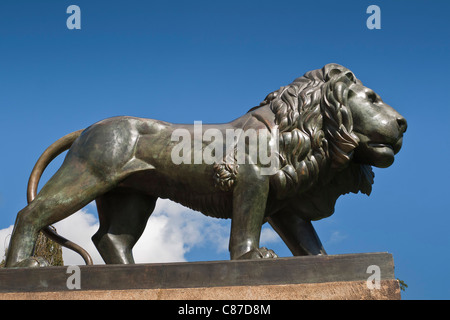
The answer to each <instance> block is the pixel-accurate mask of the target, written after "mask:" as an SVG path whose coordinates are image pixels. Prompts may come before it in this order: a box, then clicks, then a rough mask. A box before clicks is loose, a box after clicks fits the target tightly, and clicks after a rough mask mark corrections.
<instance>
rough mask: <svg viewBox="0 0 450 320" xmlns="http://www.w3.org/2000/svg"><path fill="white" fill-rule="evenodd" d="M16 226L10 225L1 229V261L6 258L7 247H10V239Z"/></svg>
mask: <svg viewBox="0 0 450 320" xmlns="http://www.w3.org/2000/svg"><path fill="white" fill-rule="evenodd" d="M13 228H14V226H12V225H11V226H9V227H8V228H5V229H2V230H0V261H2V260H3V259H4V258H5V249H6V248H8V244H9V239H10V238H11V234H12V231H13Z"/></svg>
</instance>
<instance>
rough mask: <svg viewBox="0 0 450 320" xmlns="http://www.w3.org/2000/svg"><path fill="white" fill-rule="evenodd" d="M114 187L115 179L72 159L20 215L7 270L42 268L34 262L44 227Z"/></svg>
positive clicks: (13, 236)
mask: <svg viewBox="0 0 450 320" xmlns="http://www.w3.org/2000/svg"><path fill="white" fill-rule="evenodd" d="M66 160H67V159H66ZM113 187H114V179H102V178H100V177H98V176H97V175H95V174H94V173H92V172H91V171H90V170H89V169H88V167H87V166H86V165H85V163H83V162H82V161H79V160H78V159H76V158H71V159H69V160H68V161H67V162H65V163H64V164H63V165H62V166H61V168H60V169H59V170H58V171H57V172H56V173H55V175H54V176H53V177H52V178H51V179H50V180H49V181H48V182H47V183H46V184H45V185H44V187H43V188H42V190H41V192H40V193H39V194H38V195H37V197H36V198H35V199H34V200H33V201H32V202H31V203H30V204H29V205H28V206H27V207H25V208H24V209H23V210H21V211H20V212H19V214H18V215H17V219H16V223H15V226H14V231H13V234H12V236H11V241H10V245H9V248H8V255H7V259H6V266H7V267H33V266H39V265H41V263H40V262H39V261H36V259H33V258H31V256H32V255H33V250H34V246H35V243H36V239H37V235H38V232H39V231H40V230H41V229H42V228H43V227H46V226H48V225H51V224H54V223H56V222H58V221H60V220H62V219H64V218H67V217H68V216H70V215H72V214H73V213H75V212H76V211H78V210H80V209H81V208H83V207H84V206H85V205H87V204H88V203H89V202H91V201H93V200H94V199H95V198H96V197H98V196H99V195H101V194H103V193H105V192H107V191H108V190H110V189H112V188H113Z"/></svg>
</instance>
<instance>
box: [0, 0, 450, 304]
mask: <svg viewBox="0 0 450 320" xmlns="http://www.w3.org/2000/svg"><path fill="white" fill-rule="evenodd" d="M93 2H94V1H82V0H76V1H75V0H72V1H60V0H49V1H39V2H38V1H24V0H14V1H12V0H3V1H1V2H0V110H1V113H0V131H1V134H0V146H1V152H2V156H1V157H0V230H2V229H7V228H8V227H10V226H11V225H12V224H13V223H14V220H15V216H16V214H17V212H18V211H19V210H20V209H22V208H23V207H24V206H25V205H26V197H25V191H26V184H27V180H28V175H29V173H30V171H31V169H32V167H33V165H34V163H35V161H36V160H37V158H38V157H39V155H40V154H41V153H42V152H43V151H44V150H45V148H46V147H47V146H48V145H50V144H51V143H52V142H53V141H55V140H57V139H58V138H59V137H61V136H63V135H65V134H67V133H69V132H72V131H75V130H78V129H81V128H85V127H87V126H89V125H90V124H92V123H95V122H97V121H99V120H102V119H104V118H107V117H111V116H117V115H132V116H138V117H146V118H155V119H160V120H166V121H171V122H180V123H193V122H194V121H196V120H201V121H203V122H204V123H208V122H213V123H214V122H227V121H230V120H233V119H235V118H237V117H239V116H241V115H242V114H243V113H245V112H246V111H247V110H248V109H249V108H251V107H253V106H255V105H257V104H259V102H260V101H262V99H264V97H265V96H266V95H267V94H268V93H269V92H272V91H273V90H276V89H278V88H279V87H280V86H282V85H286V84H289V83H290V82H291V81H292V80H293V79H295V78H296V77H298V76H301V75H303V74H304V73H305V72H306V71H309V70H312V69H317V68H321V67H322V66H323V65H325V64H327V63H330V62H336V63H339V64H342V65H344V66H346V67H348V68H349V69H351V70H352V71H353V72H354V73H355V74H356V76H357V77H358V78H359V79H361V80H362V81H363V83H364V84H365V85H366V86H368V87H370V88H372V89H374V90H375V91H376V92H377V93H378V94H379V95H380V96H381V97H382V98H383V100H384V101H386V102H387V103H388V104H390V105H391V106H393V107H394V108H395V109H396V110H397V111H399V112H400V113H401V114H402V115H403V116H404V117H405V118H406V119H407V120H408V124H409V128H408V131H407V133H406V135H405V139H404V146H403V149H402V151H401V152H400V153H399V154H398V156H397V157H396V161H395V163H394V164H393V165H392V166H391V167H390V168H387V169H375V170H374V171H375V175H376V176H375V184H374V188H373V192H372V195H371V196H370V197H367V196H365V195H361V194H358V195H353V194H352V195H347V196H343V197H341V198H340V200H339V201H338V203H337V206H336V213H335V214H334V215H333V216H332V217H330V218H328V219H325V220H321V221H318V222H315V226H316V230H317V232H318V234H319V236H320V237H321V239H322V242H323V243H324V245H325V247H326V249H327V251H328V253H329V254H340V253H355V252H378V251H388V252H390V253H392V254H393V256H394V262H395V265H396V277H398V278H400V279H402V280H404V281H405V282H406V283H407V284H408V286H409V288H408V289H407V290H406V292H404V293H402V297H403V299H449V298H450V277H449V276H448V266H449V264H450V255H449V249H448V246H449V244H450V235H449V231H448V229H449V226H450V217H449V209H448V201H447V199H448V195H447V191H448V181H450V174H449V171H450V170H449V169H448V163H449V161H450V151H449V143H448V138H449V131H450V129H449V125H450V120H449V118H450V111H449V109H450V108H449V107H450V105H449V102H448V101H449V99H448V92H449V89H448V86H449V84H448V83H449V81H448V74H449V71H450V63H449V60H448V57H449V53H450V42H449V39H450V26H449V22H448V21H449V20H448V15H449V14H450V2H448V1H445V0H442V1H439V0H433V1H411V0H410V1H404V0H396V1H378V0H373V1H372V0H371V1H364V0H353V1H325V0H318V1H299V0H296V1H264V0H263V1H233V0H231V1H230V0H229V1H196V0H192V1H164V2H162V1H158V2H156V1H136V0H128V1H95V3H93ZM71 4H76V5H78V6H79V7H80V8H81V19H82V20H81V30H68V29H67V27H66V19H67V18H68V17H69V15H68V14H67V13H66V9H67V7H68V6H69V5H71ZM372 4H376V5H378V6H379V7H380V9H381V29H380V30H369V29H368V28H367V27H366V20H367V18H368V17H369V14H367V13H366V9H367V7H368V6H369V5H372ZM60 162H61V159H58V160H57V161H56V162H55V164H53V165H51V166H50V167H49V169H48V170H49V171H48V172H47V173H46V174H45V175H44V180H46V179H48V177H49V176H50V175H51V173H52V172H54V170H55V169H56V168H57V166H58V164H60ZM169 207H170V205H168V204H166V203H163V205H162V206H161V209H160V212H159V215H158V216H156V218H155V225H158V223H160V225H161V226H165V228H166V229H160V230H165V231H164V232H166V233H165V234H166V236H167V235H168V234H169V233H168V232H169V231H173V230H175V231H189V230H191V232H193V233H192V234H195V235H196V236H197V238H196V239H197V240H195V239H193V238H180V239H178V240H176V241H178V242H176V241H175V240H174V241H175V242H174V243H177V245H178V247H177V248H178V249H179V250H181V251H180V255H179V257H180V259H182V260H183V259H184V260H188V261H193V260H214V259H227V258H228V253H227V251H226V250H225V249H223V248H222V247H223V241H220V243H221V244H219V241H216V240H217V239H216V240H214V239H213V238H211V237H203V238H202V237H201V234H202V232H206V230H205V231H202V230H200V231H199V230H193V229H194V227H199V228H205V229H207V228H210V229H211V228H212V229H214V230H216V231H217V232H219V233H220V234H221V235H222V234H225V235H226V233H227V232H228V231H227V230H228V229H227V228H228V226H229V225H228V222H225V221H219V220H217V221H216V220H214V222H210V221H211V220H213V219H206V218H203V217H200V216H199V215H196V214H195V213H192V212H186V214H184V213H182V212H181V211H182V209H180V208H178V207H177V208H176V209H173V208H172V207H171V209H167V208H169ZM164 208H166V211H164V210H165V209H164ZM171 210H172V211H171ZM186 211H188V210H186ZM86 212H89V213H90V214H95V208H94V207H93V206H89V207H88V208H86ZM181 216H188V217H189V216H191V217H193V218H192V221H194V222H192V225H189V221H190V219H191V218H181ZM94 217H95V216H94ZM152 218H153V217H152ZM92 219H93V220H92V221H91V220H89V221H90V222H89V223H91V225H92V224H95V221H96V220H95V219H96V218H92ZM158 219H159V220H158ZM168 219H172V220H173V221H174V220H176V219H178V220H176V221H175V222H172V223H173V224H174V225H176V226H177V227H176V228H175V227H173V228H175V229H170V230H169V229H167V226H168V224H169V223H168ZM180 219H185V220H180ZM152 221H153V220H150V222H152ZM180 221H181V222H180ZM149 227H150V225H149ZM161 228H162V227H161ZM218 230H219V231H218ZM61 233H62V232H61ZM171 236H172V237H173V236H174V235H173V234H171ZM171 239H172V240H173V238H171ZM198 239H202V241H203V242H202V241H200V240H198ZM264 239H265V241H267V245H268V246H270V247H271V248H272V249H275V250H276V252H277V253H278V254H279V255H280V256H290V252H289V251H288V249H287V248H286V247H285V246H284V244H282V242H281V241H279V240H277V239H276V238H274V237H273V233H271V231H270V230H267V231H266V232H265V238H264ZM225 240H226V239H225ZM155 241H156V240H155ZM205 241H206V243H204V242H205ZM180 245H181V247H180ZM0 246H2V244H0ZM218 246H219V247H220V246H222V247H221V248H218ZM180 248H181V249H180ZM178 249H177V250H178ZM174 250H175V249H174ZM162 254H163V253H161V255H162ZM150 260H151V261H157V260H158V256H157V255H156V256H155V254H154V255H153V257H152V258H151V259H150ZM160 260H164V259H163V258H161V259H160Z"/></svg>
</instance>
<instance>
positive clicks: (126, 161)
mask: <svg viewBox="0 0 450 320" xmlns="http://www.w3.org/2000/svg"><path fill="white" fill-rule="evenodd" d="M406 127H407V124H406V120H405V119H404V118H403V117H402V116H401V115H400V114H399V113H397V112H396V111H395V110H394V109H393V108H391V107H390V106H388V105H387V104H385V103H384V102H383V101H382V99H381V98H380V97H379V96H378V95H377V94H376V93H375V92H374V91H372V90H371V89H369V88H367V87H365V86H363V84H362V83H361V81H359V80H358V79H357V78H356V77H355V75H354V74H353V73H352V72H351V71H350V70H348V69H346V68H345V67H342V66H340V65H338V64H328V65H326V66H325V67H323V68H322V69H318V70H313V71H309V72H307V73H306V74H305V75H304V76H302V77H300V78H297V79H295V80H294V81H293V82H292V83H291V84H290V85H288V86H285V87H282V88H280V89H279V90H277V91H274V92H272V93H270V94H269V95H268V96H267V97H266V98H265V100H264V101H263V102H262V103H261V104H260V105H259V106H257V107H255V108H252V109H251V110H249V111H248V112H247V113H246V114H245V115H243V116H242V117H240V118H238V119H236V120H234V121H231V122H229V123H225V124H215V125H214V124H208V125H202V126H200V127H199V126H195V124H194V125H186V124H173V123H168V122H163V121H158V120H151V119H142V118H135V117H115V118H110V119H106V120H103V121H100V122H98V123H96V124H94V125H92V126H90V127H88V128H87V129H85V130H80V131H77V132H74V133H71V134H69V135H67V136H65V137H63V138H61V139H60V140H58V141H56V142H55V143H54V144H52V145H51V146H50V147H49V148H48V149H47V150H46V151H45V152H44V153H43V155H42V156H41V158H40V159H39V160H38V162H37V163H36V166H35V167H34V169H33V171H32V174H31V176H30V181H29V187H28V201H29V204H28V205H27V206H26V207H25V208H24V209H23V210H21V211H20V212H19V213H18V215H17V219H16V223H15V227H14V231H13V234H12V237H11V242H10V245H9V249H8V254H7V259H6V266H7V267H35V266H44V265H46V263H45V261H44V260H43V259H40V258H35V257H33V256H32V255H33V250H34V246H35V242H36V237H37V235H38V232H39V231H40V230H43V231H44V232H45V233H46V234H47V235H48V236H50V237H51V238H52V239H54V240H56V241H57V242H59V243H61V244H62V245H65V246H67V247H69V248H71V249H73V250H76V251H77V252H78V253H80V254H81V255H82V256H83V257H84V258H85V260H86V263H88V264H90V263H92V262H91V260H90V257H89V255H88V254H87V253H86V252H85V251H84V250H83V249H82V248H80V247H78V246H77V245H75V244H73V243H71V242H70V241H68V240H66V239H64V238H62V237H61V236H59V235H57V234H54V233H52V231H51V229H50V228H49V226H50V225H51V224H54V223H56V222H58V221H60V220H62V219H64V218H66V217H68V216H70V215H71V214H73V213H75V212H76V211H78V210H79V209H81V208H82V207H84V206H85V205H87V204H88V203H90V202H91V201H93V200H95V201H96V204H97V208H98V214H99V222H100V227H99V230H98V232H97V233H96V234H95V235H94V236H93V237H92V240H93V242H94V243H95V245H96V247H97V249H98V250H99V252H100V254H101V256H102V257H103V259H104V260H105V262H106V263H134V260H133V255H132V248H133V246H134V244H135V243H136V242H137V240H138V239H139V237H140V236H141V234H142V232H143V230H144V228H145V225H146V223H147V220H148V218H149V217H150V215H151V213H152V211H153V209H154V207H155V203H156V200H157V199H158V198H167V199H171V200H173V201H175V202H178V203H180V204H182V205H185V206H187V207H190V208H192V209H194V210H198V211H200V212H202V213H203V214H205V215H208V216H212V217H218V218H231V219H232V224H231V235H230V243H229V250H230V257H231V259H255V258H274V257H276V254H275V253H274V252H273V251H272V250H268V249H266V248H260V247H259V238H260V233H261V227H262V225H263V224H264V223H265V222H269V223H270V224H271V225H272V226H273V228H274V230H275V231H276V232H277V233H278V234H279V235H280V237H281V238H282V239H283V241H284V242H285V243H286V245H287V246H288V248H289V249H290V250H291V251H292V253H293V254H294V255H317V254H326V252H325V250H324V248H323V246H322V244H321V242H320V240H319V238H318V236H317V234H316V232H315V230H314V228H313V226H312V224H311V221H313V220H319V219H322V218H325V217H328V216H330V215H331V214H333V212H334V205H335V202H336V200H337V199H338V198H339V197H340V196H341V195H343V194H346V193H349V192H353V193H357V192H360V191H361V192H362V193H365V194H367V195H369V194H370V192H371V188H372V184H373V177H374V175H373V172H372V169H371V166H376V167H381V168H385V167H388V166H390V165H391V164H392V163H393V161H394V155H395V154H396V153H397V152H399V150H400V148H401V145H402V137H403V133H404V132H405V131H406ZM211 132H212V133H213V134H212V135H211V134H210V135H209V137H210V139H209V140H208V139H206V140H205V139H204V138H205V136H206V135H207V133H211ZM229 132H233V133H234V136H233V139H232V142H231V144H230V143H225V142H223V139H222V140H220V139H219V138H220V134H223V135H224V136H225V135H227V134H228V133H229ZM249 132H253V133H256V132H258V133H259V132H266V133H267V132H268V133H269V134H266V135H258V136H257V139H259V140H255V141H256V142H255V141H253V140H252V141H250V140H251V139H250V138H251V135H249V134H247V133H249ZM212 136H214V138H215V140H214V141H215V142H216V143H215V144H213V143H212V141H213V139H212V138H211V137H212ZM182 138H183V139H187V140H185V141H182V140H183V139H182ZM202 138H203V139H202ZM227 139H228V136H227ZM218 141H219V142H220V143H219V142H218ZM227 141H228V140H227ZM228 142H229V141H228ZM255 143H256V147H259V148H260V150H259V151H261V148H262V149H264V148H266V149H270V150H262V151H265V152H266V154H267V155H269V154H270V155H271V156H272V158H271V159H272V160H273V159H274V158H275V159H276V162H271V167H272V168H268V162H263V161H261V159H259V158H258V157H257V158H258V159H255V156H254V154H255V153H254V152H253V151H254V150H255V149H252V148H253V147H255ZM275 145H276V148H272V147H271V146H275ZM211 146H212V147H211ZM239 146H240V148H239ZM261 146H262V147H261ZM65 150H69V151H68V153H67V155H66V158H65V160H64V162H63V164H62V166H61V167H60V168H59V170H58V171H57V172H56V173H55V174H54V175H53V176H52V177H51V178H50V180H49V181H48V182H47V183H46V184H45V185H44V186H43V187H42V190H41V191H40V192H39V194H37V195H36V193H37V186H38V182H39V179H40V177H41V175H42V173H43V171H44V169H45V168H46V166H47V165H48V164H49V163H50V162H51V161H52V160H53V159H54V158H55V157H56V156H57V155H59V154H60V153H62V152H63V151H65ZM252 150H253V151H252ZM269 151H270V152H269ZM196 152H200V155H199V154H196ZM202 152H203V156H202ZM207 155H209V157H207ZM180 159H181V160H180ZM192 159H194V160H193V161H192ZM207 159H209V160H208V161H206V160H207ZM211 159H212V160H211ZM274 163H275V164H276V166H275V167H274V166H273V165H272V164H274ZM266 169H267V170H266ZM269 169H270V170H269ZM263 172H265V173H263ZM268 172H269V173H268Z"/></svg>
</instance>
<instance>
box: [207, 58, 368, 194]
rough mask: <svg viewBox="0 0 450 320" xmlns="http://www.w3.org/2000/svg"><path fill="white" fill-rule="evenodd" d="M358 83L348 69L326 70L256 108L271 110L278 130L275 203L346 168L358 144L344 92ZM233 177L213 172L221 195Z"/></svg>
mask: <svg viewBox="0 0 450 320" xmlns="http://www.w3.org/2000/svg"><path fill="white" fill-rule="evenodd" d="M357 82H358V83H360V82H359V80H357V79H356V77H355V76H354V75H353V73H352V72H351V71H350V70H348V69H347V68H345V67H343V66H340V65H338V64H328V65H326V66H325V67H323V68H322V69H318V70H313V71H309V72H307V73H306V74H305V75H304V76H302V77H300V78H297V79H295V80H294V81H293V82H292V83H291V84H290V85H288V86H285V87H281V88H280V89H279V90H277V91H274V92H272V93H270V94H268V95H267V97H266V98H265V99H264V101H263V102H261V104H260V105H259V106H258V107H256V108H260V107H263V106H267V105H269V107H270V109H271V110H272V112H273V113H274V117H275V121H274V122H275V124H276V125H278V130H279V159H280V168H279V170H278V171H277V172H276V173H275V174H274V175H272V176H271V177H270V183H271V186H272V187H273V189H274V190H275V192H276V194H277V197H278V198H284V197H286V196H287V195H290V194H292V193H295V192H298V191H299V190H300V191H301V190H307V189H309V188H310V187H311V186H312V185H313V184H314V183H315V182H317V181H318V179H320V177H321V176H329V174H330V170H335V172H338V171H339V170H341V169H343V168H345V167H347V165H348V164H349V162H350V161H351V159H352V156H353V151H354V149H355V148H356V147H357V146H358V142H359V139H358V137H357V136H356V135H355V134H354V133H353V120H352V115H351V112H350V110H349V108H348V106H347V96H348V91H349V90H348V88H349V86H350V84H352V83H357ZM256 108H253V109H251V110H250V111H253V110H255V109H256ZM237 175H238V172H237V167H236V166H233V165H230V164H220V165H216V166H215V177H216V184H217V185H218V186H219V187H221V188H222V189H224V190H230V189H231V187H232V185H233V183H234V181H235V178H236V176H237Z"/></svg>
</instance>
